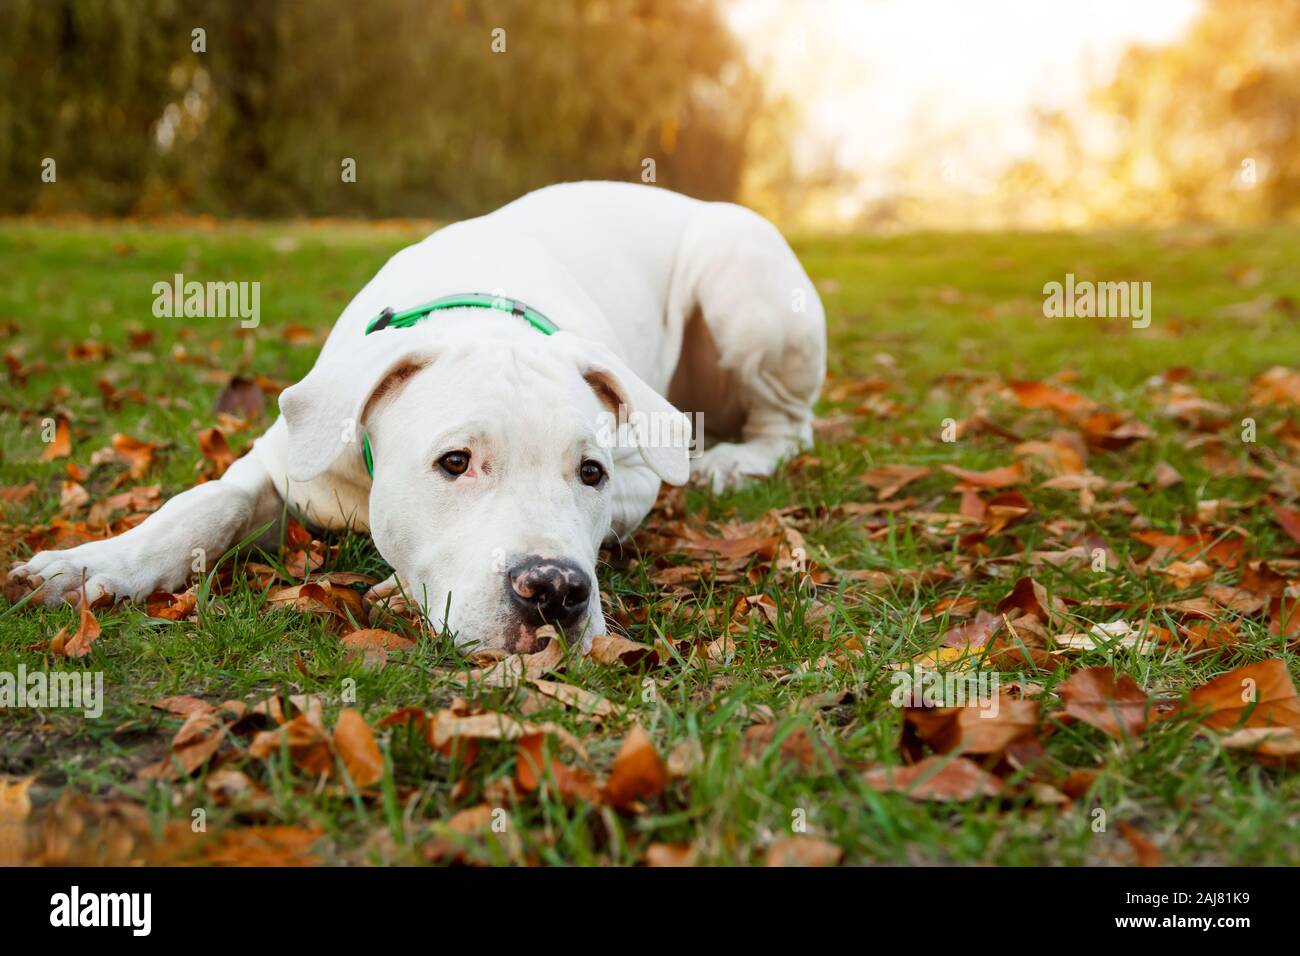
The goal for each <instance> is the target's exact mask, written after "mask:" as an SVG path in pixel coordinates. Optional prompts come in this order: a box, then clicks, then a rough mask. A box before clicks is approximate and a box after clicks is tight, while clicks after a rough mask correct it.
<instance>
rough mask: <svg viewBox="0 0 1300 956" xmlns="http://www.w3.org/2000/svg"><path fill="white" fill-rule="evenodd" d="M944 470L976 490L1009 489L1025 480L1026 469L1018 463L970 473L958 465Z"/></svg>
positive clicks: (948, 466)
mask: <svg viewBox="0 0 1300 956" xmlns="http://www.w3.org/2000/svg"><path fill="white" fill-rule="evenodd" d="M943 470H944V471H946V472H948V474H950V475H956V476H957V477H958V478H960V479H961V481H962V484H965V485H970V486H974V487H976V488H1009V487H1011V486H1012V485H1018V484H1020V483H1021V482H1022V481H1024V480H1025V468H1024V466H1023V465H1021V464H1020V462H1018V461H1017V462H1015V463H1013V464H1010V465H1006V466H1004V467H1002V468H993V469H991V470H989V471H968V470H967V469H965V468H958V467H957V466H956V465H944V466H943ZM958 487H961V486H960V485H959V486H958Z"/></svg>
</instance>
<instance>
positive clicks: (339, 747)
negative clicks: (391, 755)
mask: <svg viewBox="0 0 1300 956" xmlns="http://www.w3.org/2000/svg"><path fill="white" fill-rule="evenodd" d="M334 752H335V753H337V754H338V755H339V759H341V760H342V761H343V766H344V767H345V768H347V771H348V776H350V777H351V778H352V782H353V783H354V784H355V785H356V786H357V788H358V789H360V788H362V787H368V786H370V785H371V784H375V783H378V782H379V781H380V780H381V779H383V776H384V755H383V754H382V753H380V752H379V745H378V744H377V743H375V735H374V734H373V733H371V731H370V725H369V724H367V723H366V719H365V718H364V717H362V716H361V713H360V712H359V711H357V710H354V709H353V708H351V707H345V708H344V709H343V710H342V712H340V713H339V719H338V723H336V724H335V725H334Z"/></svg>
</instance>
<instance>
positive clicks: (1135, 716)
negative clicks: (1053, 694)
mask: <svg viewBox="0 0 1300 956" xmlns="http://www.w3.org/2000/svg"><path fill="white" fill-rule="evenodd" d="M1057 693H1058V694H1059V695H1060V698H1061V702H1062V703H1063V704H1064V705H1065V713H1067V714H1069V715H1070V716H1071V717H1073V718H1075V719H1076V720H1081V721H1083V722H1084V723H1086V724H1091V725H1092V726H1093V727H1096V728H1098V729H1099V730H1103V731H1105V732H1106V733H1107V734H1109V735H1110V736H1112V737H1114V738H1116V739H1117V740H1122V739H1124V737H1126V736H1127V737H1132V736H1135V735H1136V734H1138V733H1140V732H1141V731H1142V729H1143V728H1144V727H1146V725H1147V720H1148V715H1149V711H1150V705H1151V701H1150V699H1149V698H1148V697H1147V695H1146V692H1145V691H1143V690H1142V688H1141V687H1139V686H1138V684H1137V681H1135V680H1133V678H1131V677H1129V676H1128V675H1127V674H1124V675H1122V676H1121V677H1120V678H1119V680H1118V681H1117V680H1116V679H1115V674H1114V672H1113V671H1111V669H1110V668H1109V667H1089V668H1087V669H1085V670H1081V671H1076V672H1075V673H1073V674H1071V675H1070V677H1069V679H1068V680H1066V681H1065V683H1064V684H1062V685H1061V686H1060V687H1059V688H1057Z"/></svg>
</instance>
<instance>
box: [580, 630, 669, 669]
mask: <svg viewBox="0 0 1300 956" xmlns="http://www.w3.org/2000/svg"><path fill="white" fill-rule="evenodd" d="M647 658H649V659H650V662H651V663H652V664H653V663H656V662H658V659H659V658H658V657H657V656H656V655H655V649H654V648H653V647H651V646H649V645H648V644H638V643H636V642H635V641H629V640H628V639H627V638H626V637H618V636H617V635H614V634H598V635H596V636H595V637H594V638H592V641H591V659H592V660H593V661H595V662H596V663H597V664H604V665H605V666H607V667H610V666H613V665H615V664H621V665H622V666H624V667H635V666H636V665H638V664H640V663H641V662H642V661H644V660H646V659H647Z"/></svg>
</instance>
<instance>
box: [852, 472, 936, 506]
mask: <svg viewBox="0 0 1300 956" xmlns="http://www.w3.org/2000/svg"><path fill="white" fill-rule="evenodd" d="M929 473H930V469H929V468H927V467H925V466H924V465H880V466H878V467H876V468H873V469H871V470H870V471H868V472H867V473H866V474H862V475H859V476H858V481H860V482H862V483H863V484H865V485H868V486H869V487H871V488H874V489H876V499H877V500H878V501H885V500H887V499H889V498H892V497H893V496H894V495H896V494H897V493H898V492H899V491H900V490H901V489H902V488H904V487H905V486H907V485H909V484H911V483H912V482H914V481H916V480H917V479H918V478H924V477H925V476H926V475H928V474H929Z"/></svg>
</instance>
